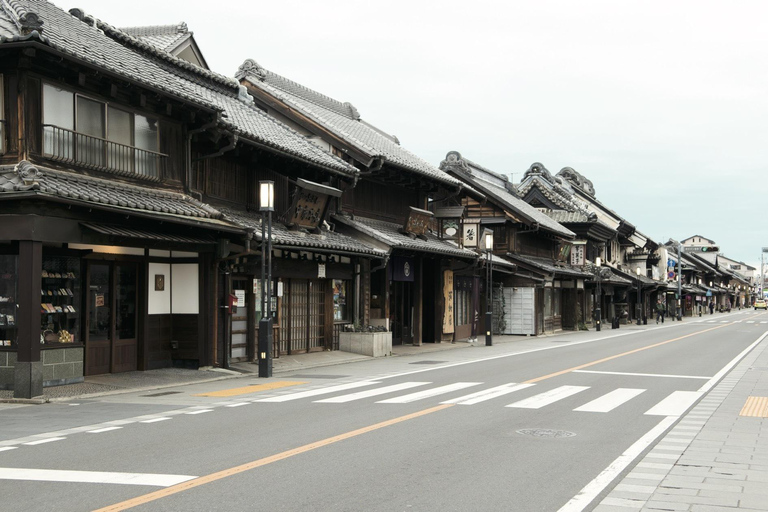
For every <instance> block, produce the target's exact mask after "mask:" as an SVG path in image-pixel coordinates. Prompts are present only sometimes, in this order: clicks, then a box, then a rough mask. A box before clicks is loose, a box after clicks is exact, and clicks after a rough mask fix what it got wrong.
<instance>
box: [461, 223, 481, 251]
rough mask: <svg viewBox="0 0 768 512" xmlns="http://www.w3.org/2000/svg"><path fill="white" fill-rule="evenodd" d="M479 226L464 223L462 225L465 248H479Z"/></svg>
mask: <svg viewBox="0 0 768 512" xmlns="http://www.w3.org/2000/svg"><path fill="white" fill-rule="evenodd" d="M477 230H478V224H468V223H464V224H463V225H462V240H463V241H464V247H477V239H478V232H477Z"/></svg>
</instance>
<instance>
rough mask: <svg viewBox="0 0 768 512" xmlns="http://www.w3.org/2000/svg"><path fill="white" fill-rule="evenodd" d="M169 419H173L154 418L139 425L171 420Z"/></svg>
mask: <svg viewBox="0 0 768 512" xmlns="http://www.w3.org/2000/svg"><path fill="white" fill-rule="evenodd" d="M169 419H171V418H168V417H166V416H164V417H162V418H152V419H151V420H144V421H140V422H139V423H157V422H158V421H165V420H169Z"/></svg>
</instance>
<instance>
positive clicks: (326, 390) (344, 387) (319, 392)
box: [254, 380, 381, 402]
mask: <svg viewBox="0 0 768 512" xmlns="http://www.w3.org/2000/svg"><path fill="white" fill-rule="evenodd" d="M374 384H381V383H380V382H378V381H372V380H366V381H362V382H351V383H349V384H339V385H338V386H331V387H328V388H319V389H310V390H308V391H299V392H298V393H291V394H288V395H280V396H273V397H270V398H261V399H259V400H254V402H288V401H291V400H298V399H300V398H309V397H312V396H318V395H330V394H331V393H336V392H337V391H346V390H348V389H355V388H362V387H365V386H372V385H374Z"/></svg>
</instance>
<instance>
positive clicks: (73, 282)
mask: <svg viewBox="0 0 768 512" xmlns="http://www.w3.org/2000/svg"><path fill="white" fill-rule="evenodd" d="M80 282H81V276H80V259H79V258H72V257H63V256H44V257H43V274H42V289H41V290H40V293H41V301H40V302H41V304H40V313H41V315H40V316H41V322H40V331H41V336H42V342H43V343H44V344H52V343H78V342H80V341H82V340H81V339H80V305H81V297H80Z"/></svg>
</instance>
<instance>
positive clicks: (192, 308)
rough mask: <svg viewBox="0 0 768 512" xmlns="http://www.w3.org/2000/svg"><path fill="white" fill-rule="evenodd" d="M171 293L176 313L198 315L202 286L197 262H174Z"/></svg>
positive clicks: (173, 308)
mask: <svg viewBox="0 0 768 512" xmlns="http://www.w3.org/2000/svg"><path fill="white" fill-rule="evenodd" d="M172 273H173V280H172V281H171V283H172V285H171V293H172V295H173V304H172V306H171V313H173V314H174V315H180V314H184V315H196V314H198V313H199V312H200V288H199V286H198V266H197V263H174V264H173V265H172Z"/></svg>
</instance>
